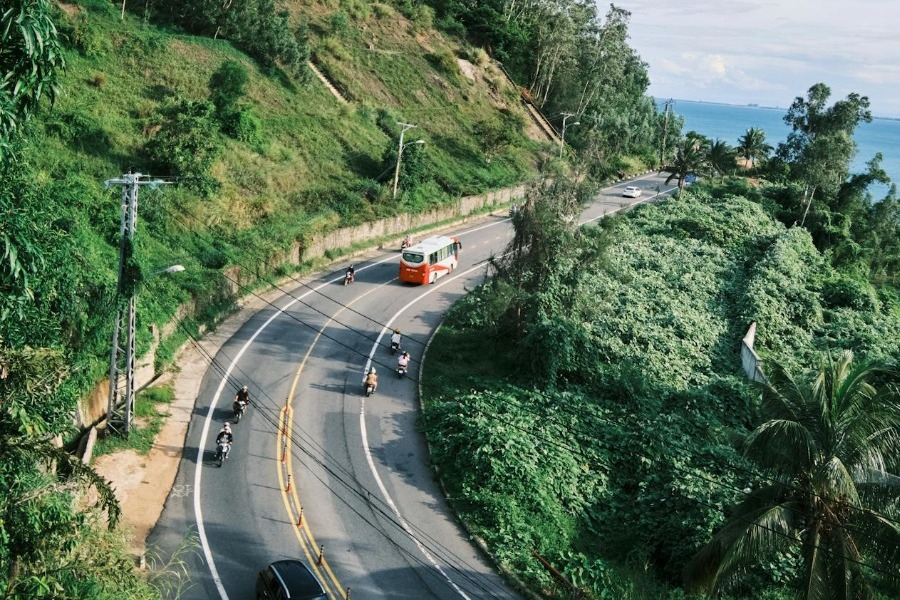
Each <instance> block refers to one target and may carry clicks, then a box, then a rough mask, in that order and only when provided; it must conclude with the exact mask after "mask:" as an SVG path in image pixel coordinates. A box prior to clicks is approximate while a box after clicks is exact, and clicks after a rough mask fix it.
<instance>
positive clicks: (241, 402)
mask: <svg viewBox="0 0 900 600" xmlns="http://www.w3.org/2000/svg"><path fill="white" fill-rule="evenodd" d="M249 404H250V391H249V390H248V389H247V386H246V385H245V386H244V387H242V388H241V389H239V390H238V393H237V394H235V395H234V402H232V404H231V407H232V408H233V409H234V414H235V415H237V414H238V412H244V409H245V408H246V407H247V406H248V405H249Z"/></svg>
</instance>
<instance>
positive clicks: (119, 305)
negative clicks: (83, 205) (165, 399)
mask: <svg viewBox="0 0 900 600" xmlns="http://www.w3.org/2000/svg"><path fill="white" fill-rule="evenodd" d="M141 177H142V175H141V174H140V173H132V172H130V171H129V173H127V174H125V175H122V177H120V178H118V179H108V180H106V181H105V182H104V183H103V184H104V186H105V187H109V186H111V185H120V186H122V220H121V223H120V225H119V279H118V286H117V288H116V309H117V310H116V322H115V324H114V325H113V335H112V350H111V351H110V357H109V407H108V408H107V412H106V424H107V428H109V430H110V431H114V432H115V433H118V434H120V435H124V436H125V437H128V432H129V430H130V429H131V426H132V424H133V422H134V392H135V384H134V338H135V318H136V315H135V306H136V302H135V292H136V290H135V284H136V282H135V281H134V276H133V273H132V258H133V254H134V229H135V226H136V225H137V207H138V187H139V186H141V185H151V186H153V187H155V186H157V185H159V184H161V183H163V182H161V181H158V180H153V181H141ZM123 334H124V335H123ZM120 379H124V381H121V382H120Z"/></svg>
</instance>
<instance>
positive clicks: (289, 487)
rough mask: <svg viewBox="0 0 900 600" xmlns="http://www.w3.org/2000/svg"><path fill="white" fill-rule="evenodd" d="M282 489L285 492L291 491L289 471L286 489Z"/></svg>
mask: <svg viewBox="0 0 900 600" xmlns="http://www.w3.org/2000/svg"><path fill="white" fill-rule="evenodd" d="M284 491H285V492H286V493H288V494H290V493H291V475H290V473H289V474H288V484H287V489H286V490H284Z"/></svg>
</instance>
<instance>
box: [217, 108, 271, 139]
mask: <svg viewBox="0 0 900 600" xmlns="http://www.w3.org/2000/svg"><path fill="white" fill-rule="evenodd" d="M222 131H224V132H225V133H226V134H228V135H229V136H231V137H233V138H234V139H236V140H238V141H241V142H244V143H245V144H247V145H248V146H251V147H253V148H258V147H259V146H261V145H262V143H263V136H262V122H261V121H260V120H259V117H257V116H256V115H255V114H253V111H252V110H251V109H250V108H249V107H244V106H242V107H239V108H238V109H236V110H233V111H232V112H230V113H228V115H227V116H226V118H225V119H224V120H223V123H222Z"/></svg>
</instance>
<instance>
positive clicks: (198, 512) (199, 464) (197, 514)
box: [194, 176, 649, 600]
mask: <svg viewBox="0 0 900 600" xmlns="http://www.w3.org/2000/svg"><path fill="white" fill-rule="evenodd" d="M648 177H649V176H648ZM640 179H646V177H643V178H640ZM615 187H617V186H616V185H614V186H610V187H607V188H603V189H612V188H615ZM614 212H615V211H614ZM607 214H609V213H607ZM598 218H602V216H601V217H598ZM594 220H597V219H592V221H594ZM507 221H509V219H508V218H507V219H501V220H499V221H496V222H494V223H488V224H486V225H482V226H481V227H476V228H474V229H468V230H465V231H463V232H462V233H460V234H457V235H458V236H462V235H466V234H469V233H474V232H476V231H481V230H482V229H487V228H488V227H495V226H497V225H500V224H501V223H506V222H507ZM588 222H590V221H588ZM396 258H397V257H396V256H395V255H391V256H388V257H386V258H384V259H382V260H379V261H376V262H373V263H372V264H370V265H366V266H365V267H361V268H359V269H357V271H364V270H366V269H369V268H371V267H374V266H376V265H380V264H381V263H385V262H388V261H389V260H394V259H396ZM483 267H484V265H483V264H480V265H476V266H474V267H472V268H471V269H468V270H467V271H463V272H462V273H460V274H458V275H456V276H454V277H451V278H449V279H448V280H447V281H445V282H444V283H442V284H439V285H436V286H433V287H432V289H430V290H428V291H427V292H425V293H424V294H422V295H420V296H417V297H416V299H415V300H412V301H410V302H409V304H407V305H406V306H404V307H403V308H402V309H400V311H398V312H397V314H395V315H394V316H393V317H392V318H391V320H390V321H388V323H387V325H385V327H384V328H383V329H382V330H381V333H380V334H379V335H378V338H377V339H376V340H375V346H373V348H372V352H371V353H370V354H369V359H368V361H366V370H368V368H369V365H370V364H371V363H372V357H373V356H374V355H375V350H376V349H377V348H378V345H379V343H380V341H381V338H382V336H383V335H384V332H385V331H387V329H388V328H389V327H390V324H391V323H393V322H394V320H396V318H397V317H398V316H399V315H400V313H402V312H403V311H404V310H406V309H407V308H409V307H410V306H411V305H412V304H413V303H415V302H416V301H417V300H419V299H420V298H422V297H423V296H427V295H428V294H430V293H431V292H433V291H436V290H438V289H440V288H441V287H443V286H444V285H446V284H447V283H449V282H450V281H452V280H455V279H456V278H457V277H461V276H463V275H466V274H468V273H471V272H472V271H474V270H476V269H481V268H483ZM341 279H343V275H342V276H340V277H335V278H334V279H331V280H329V281H326V282H324V283H321V284H320V285H318V286H316V287H315V288H313V289H311V290H309V291H308V292H306V293H304V294H302V295H301V296H299V297H297V298H294V299H293V300H291V301H290V302H288V303H287V304H286V305H285V306H284V307H282V308H279V309H278V310H276V311H275V314H273V315H272V316H271V317H269V318H268V319H266V322H265V323H263V324H262V325H260V326H259V329H257V330H256V331H255V332H254V333H253V335H252V336H250V338H249V339H248V340H247V341H246V342H245V343H244V345H243V346H241V349H240V350H239V351H238V353H237V354H236V355H235V356H234V358H232V359H231V362H230V363H229V365H228V369H227V370H226V371H225V375H224V377H223V378H222V380H221V381H220V382H219V386H218V387H217V388H216V393H215V395H213V399H212V402H211V404H210V405H209V410H208V411H207V413H206V418H205V419H204V421H203V431H202V432H201V434H200V443H199V444H198V446H197V460H196V461H195V465H196V466H195V467H194V520H195V521H196V523H197V535H198V536H199V538H200V545H201V546H202V548H203V556H204V557H205V558H206V564H207V565H209V573H210V575H212V578H213V583H215V585H216V589H217V590H218V592H219V597H220V598H221V599H222V600H228V593H227V592H226V591H225V586H224V585H222V578H221V577H220V576H219V571H218V569H216V561H215V560H214V559H213V555H212V549H211V548H210V546H209V540H208V538H207V537H206V527H205V526H204V524H203V508H202V507H201V506H200V497H201V487H200V483H201V473H202V468H203V453H204V451H205V450H204V448H205V447H206V440H207V438H208V436H209V429H210V425H211V424H212V420H213V419H212V416H213V413H214V412H215V410H216V405H218V403H219V399H220V398H221V396H222V391H223V390H224V389H225V385H226V384H227V383H228V380H229V378H230V376H231V372H232V371H233V370H234V368H235V366H236V365H237V362H238V360H240V358H241V356H243V354H244V352H245V351H246V350H247V349H248V348H249V347H250V344H252V343H253V341H254V340H256V338H257V337H258V336H259V335H260V334H261V333H262V332H263V330H265V328H266V327H268V326H269V324H270V323H272V321H274V320H275V319H276V318H277V317H278V316H279V315H281V314H282V313H283V312H284V311H286V310H287V309H289V308H290V307H291V306H293V305H294V304H296V303H297V302H299V301H300V300H302V299H303V298H306V297H307V296H309V295H310V294H312V293H313V292H317V291H319V290H320V289H322V288H323V287H325V286H326V285H330V284H333V283H336V282H338V281H341ZM364 414H365V399H363V402H362V408H361V410H360V417H359V419H360V425H361V430H362V434H363V449H364V451H365V453H366V460H368V462H369V468H370V469H371V471H372V474H373V475H374V476H375V480H376V481H377V482H378V487H379V488H380V489H381V492H382V494H383V495H384V497H385V501H386V502H387V503H388V504H389V505H390V506H391V509H392V510H393V511H394V514H395V515H396V516H397V518H398V519H399V520H400V522H401V523H402V524H403V529H404V530H405V531H406V532H407V534H409V536H410V537H411V538H412V540H413V541H414V542H415V543H416V545H417V546H419V549H420V550H421V551H422V553H423V554H424V555H425V556H426V557H427V558H428V559H429V560H430V561H431V563H432V564H433V565H434V566H435V568H436V569H437V570H438V571H439V572H440V573H441V575H443V576H444V578H445V579H446V580H447V581H448V582H449V583H450V585H452V586H453V588H454V589H456V591H457V592H458V593H459V594H460V595H461V596H462V597H464V598H466V599H467V600H471V599H469V597H468V596H466V594H465V593H464V592H463V591H462V590H461V589H459V587H458V586H457V585H456V584H455V583H454V582H453V581H452V580H451V579H450V578H449V577H447V575H446V574H445V573H444V571H443V570H442V569H441V568H440V566H438V564H437V563H436V562H435V560H434V558H432V557H431V555H430V554H428V552H427V551H426V550H425V548H424V547H423V546H422V545H421V544H420V543H419V541H418V540H417V539H416V538H415V537H414V536H413V535H412V532H411V530H410V528H409V525H407V523H406V520H405V519H403V517H402V516H400V513H399V511H398V510H397V506H396V505H395V504H394V501H393V500H392V499H391V497H390V496H389V495H388V493H387V490H386V489H385V487H384V484H383V483H382V481H381V477H379V476H378V473H377V471H376V470H375V463H374V462H373V460H372V455H371V453H370V451H369V443H368V436H367V435H366V428H365V420H364Z"/></svg>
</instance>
